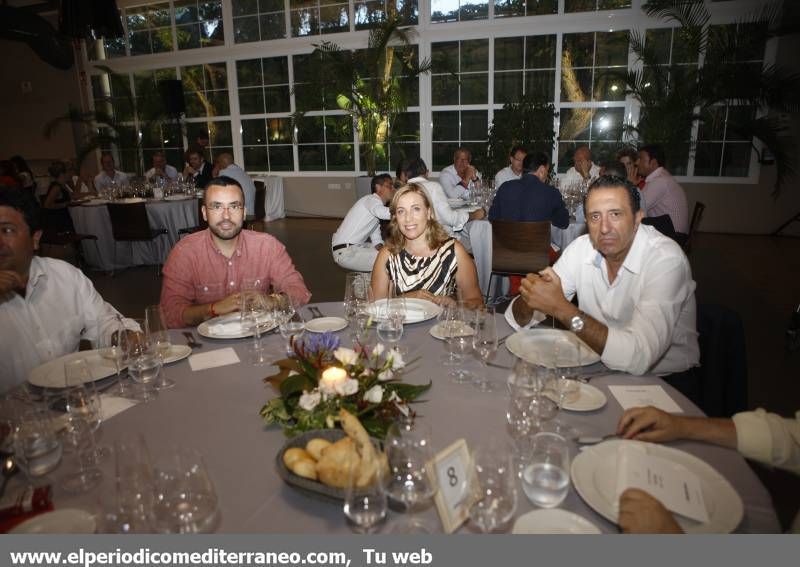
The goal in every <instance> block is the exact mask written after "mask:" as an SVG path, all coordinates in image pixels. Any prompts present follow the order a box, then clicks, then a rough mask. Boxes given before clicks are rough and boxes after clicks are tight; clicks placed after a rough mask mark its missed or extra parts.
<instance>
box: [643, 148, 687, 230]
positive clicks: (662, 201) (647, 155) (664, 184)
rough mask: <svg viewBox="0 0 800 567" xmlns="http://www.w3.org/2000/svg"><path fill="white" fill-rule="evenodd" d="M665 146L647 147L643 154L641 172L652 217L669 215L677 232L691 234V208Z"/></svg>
mask: <svg viewBox="0 0 800 567" xmlns="http://www.w3.org/2000/svg"><path fill="white" fill-rule="evenodd" d="M665 159H666V158H665V157H664V150H663V149H662V148H661V146H655V145H651V146H643V147H642V148H641V149H640V150H639V162H638V163H639V172H640V173H641V174H642V175H644V176H645V185H644V194H645V195H646V196H647V209H646V210H645V214H646V216H648V217H658V216H661V215H668V216H669V218H670V220H671V221H672V226H673V227H674V228H675V231H676V232H680V233H681V234H683V235H686V234H689V205H688V204H687V203H686V193H685V192H684V190H683V187H681V186H680V185H679V184H678V182H677V181H675V178H674V177H672V175H671V174H670V172H669V171H667V170H666V169H665V168H664V163H665V161H664V160H665Z"/></svg>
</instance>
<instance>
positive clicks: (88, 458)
mask: <svg viewBox="0 0 800 567" xmlns="http://www.w3.org/2000/svg"><path fill="white" fill-rule="evenodd" d="M64 439H65V442H66V447H68V448H69V449H71V452H72V454H73V455H74V460H75V468H74V470H72V471H70V472H68V473H66V474H65V475H64V477H63V479H62V481H61V485H62V486H63V488H64V490H66V491H67V492H72V493H82V492H88V491H89V490H91V489H93V488H94V487H95V486H97V485H98V484H100V481H101V480H102V479H103V473H102V472H100V467H99V466H98V462H97V461H98V456H97V446H96V445H95V438H94V430H93V425H92V421H91V418H90V416H89V415H88V414H87V415H83V414H81V412H80V411H68V412H67V427H66V433H65V435H64Z"/></svg>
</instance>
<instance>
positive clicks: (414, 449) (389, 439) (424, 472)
mask: <svg viewBox="0 0 800 567" xmlns="http://www.w3.org/2000/svg"><path fill="white" fill-rule="evenodd" d="M385 447H386V448H385V452H386V459H387V462H388V464H389V478H388V481H387V486H386V490H387V492H388V494H389V496H390V497H391V498H392V499H393V500H395V501H397V502H400V503H402V504H403V507H404V509H405V510H406V511H411V510H413V509H415V508H416V507H418V506H419V505H420V504H423V503H424V502H426V501H428V500H430V499H431V498H432V497H433V495H434V494H435V493H436V484H435V481H434V480H433V478H434V477H433V476H432V475H429V472H431V471H429V465H430V462H431V458H432V457H433V452H432V449H431V435H430V427H427V426H425V425H422V424H419V423H417V424H415V425H414V426H413V427H399V426H397V425H395V426H392V428H390V430H389V433H388V434H387V436H386V441H385Z"/></svg>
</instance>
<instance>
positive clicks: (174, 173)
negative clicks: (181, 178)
mask: <svg viewBox="0 0 800 567" xmlns="http://www.w3.org/2000/svg"><path fill="white" fill-rule="evenodd" d="M152 164H153V167H151V168H150V169H148V170H147V172H146V173H145V174H144V176H145V177H146V178H147V180H148V181H155V180H158V179H164V180H165V181H172V180H174V179H178V170H177V169H175V168H174V167H172V166H171V165H170V164H168V163H167V158H166V157H165V156H164V153H163V152H156V153H154V154H153V158H152Z"/></svg>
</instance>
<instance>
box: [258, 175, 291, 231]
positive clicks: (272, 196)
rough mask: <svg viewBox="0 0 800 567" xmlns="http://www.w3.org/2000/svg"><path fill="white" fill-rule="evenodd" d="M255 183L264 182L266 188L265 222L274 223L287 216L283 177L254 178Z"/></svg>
mask: <svg viewBox="0 0 800 567" xmlns="http://www.w3.org/2000/svg"><path fill="white" fill-rule="evenodd" d="M253 180H254V181H263V182H264V187H265V188H266V195H265V196H264V210H265V211H266V212H267V216H266V218H265V219H264V220H266V221H268V222H269V221H274V220H277V219H282V218H284V217H285V216H286V211H285V210H284V205H283V177H279V176H277V175H267V176H265V177H254V178H253Z"/></svg>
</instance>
